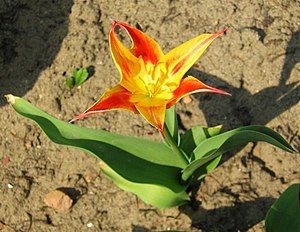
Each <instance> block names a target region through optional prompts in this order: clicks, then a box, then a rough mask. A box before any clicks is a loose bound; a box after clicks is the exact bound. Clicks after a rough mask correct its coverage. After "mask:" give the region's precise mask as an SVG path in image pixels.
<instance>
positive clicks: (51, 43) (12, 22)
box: [0, 0, 73, 107]
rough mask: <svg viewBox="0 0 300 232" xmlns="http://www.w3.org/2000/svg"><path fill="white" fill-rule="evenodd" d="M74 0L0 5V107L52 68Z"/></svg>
mask: <svg viewBox="0 0 300 232" xmlns="http://www.w3.org/2000/svg"><path fill="white" fill-rule="evenodd" d="M72 5H73V0H65V1H57V0H52V1H48V0H41V1H34V3H33V2H31V1H30V2H26V1H21V0H16V1H1V3H0V22H1V23H0V70H1V72H0V83H1V84H0V96H1V97H0V107H1V106H4V105H5V104H7V102H6V101H5V99H4V97H3V95H4V94H8V93H12V94H14V95H17V96H23V95H24V94H25V93H26V92H27V91H29V90H30V89H31V88H32V87H33V85H34V83H35V82H36V80H37V78H38V76H39V74H40V72H41V71H43V70H44V69H45V68H47V67H48V66H50V65H51V63H52V62H53V59H54V58H55V56H56V54H57V53H58V51H59V49H60V46H61V43H62V41H63V39H64V37H65V36H66V35H67V32H68V16H69V13H70V12H71V7H72Z"/></svg>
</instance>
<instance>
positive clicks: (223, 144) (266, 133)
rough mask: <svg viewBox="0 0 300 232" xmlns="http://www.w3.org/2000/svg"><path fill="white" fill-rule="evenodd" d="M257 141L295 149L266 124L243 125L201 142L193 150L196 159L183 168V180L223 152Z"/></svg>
mask: <svg viewBox="0 0 300 232" xmlns="http://www.w3.org/2000/svg"><path fill="white" fill-rule="evenodd" d="M257 141H264V142H268V143H270V144H273V145H274V146H277V147H279V148H281V149H283V150H285V151H288V152H292V151H294V149H293V148H292V147H291V146H290V145H289V144H288V142H286V141H285V140H284V139H283V138H282V137H281V136H280V135H279V134H278V133H276V132H275V131H273V130H271V129H269V128H267V127H265V126H259V125H255V126H246V127H241V128H238V129H234V130H231V131H228V132H225V133H222V134H220V135H217V136H214V137H211V138H209V139H206V140H204V141H203V142H201V143H200V144H199V145H198V146H197V147H196V148H195V150H194V151H193V155H194V156H195V160H194V161H193V162H192V163H190V164H189V165H188V166H187V167H186V168H185V169H184V170H183V173H182V180H183V181H187V180H188V179H189V178H190V177H191V176H192V175H193V173H194V172H195V171H196V170H197V169H198V168H200V167H201V166H202V165H204V164H205V163H207V162H209V161H211V160H212V159H215V158H216V157H218V156H220V155H222V154H223V153H225V152H227V151H229V150H231V149H234V148H236V147H238V146H241V145H245V144H247V143H249V142H257Z"/></svg>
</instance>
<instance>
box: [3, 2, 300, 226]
mask: <svg viewBox="0 0 300 232" xmlns="http://www.w3.org/2000/svg"><path fill="white" fill-rule="evenodd" d="M111 18H113V19H117V20H119V21H123V22H126V23H127V24H130V25H136V23H139V24H140V25H141V26H142V28H143V30H144V31H145V32H146V33H147V34H149V35H151V36H152V37H153V38H155V39H156V40H157V41H158V42H159V43H160V44H161V46H162V48H163V50H164V51H165V52H167V51H169V50H170V49H172V48H173V47H175V46H177V45H179V44H181V43H183V42H185V41H187V40H189V39H191V38H193V37H196V36H197V35H199V34H202V33H204V32H211V33H213V32H216V31H219V30H222V29H223V28H224V27H228V29H229V30H228V33H227V35H226V36H222V37H221V38H218V39H217V40H216V41H215V42H214V43H213V44H212V45H211V46H210V47H209V49H208V50H207V51H206V52H205V54H204V55H203V56H202V57H201V59H200V60H199V61H197V63H196V64H195V65H194V66H193V68H192V69H191V70H190V71H189V73H190V74H192V75H194V76H195V77H197V78H200V79H201V80H202V81H203V82H205V83H207V84H210V85H212V86H215V87H218V88H221V89H224V90H226V91H228V92H230V93H231V94H232V96H231V97H224V96H218V95H212V94H211V95H209V94H201V95H200V94H197V95H193V96H192V102H191V103H188V104H185V103H184V102H180V103H178V104H177V112H178V117H179V121H180V126H181V131H184V130H186V129H188V128H190V127H191V126H193V125H197V124H200V125H203V126H214V125H219V124H224V129H225V130H228V129H232V128H236V127H238V126H243V125H249V124H262V125H267V126H268V127H270V128H272V129H274V130H276V131H277V132H279V133H280V134H281V135H282V136H283V137H284V138H285V139H286V140H288V141H289V142H290V144H291V145H292V146H293V147H295V149H297V150H298V151H299V149H300V123H299V122H300V104H299V100H300V85H299V81H300V78H299V77H300V3H299V1H284V0H276V1H271V0H269V1H268V0H265V1H263V0H251V1H242V0H241V1H233V0H230V1H227V0H202V1H192V0H191V1H173V0H160V1H133V0H131V1H123V0H122V1H115V2H112V1H108V0H84V1H79V0H74V1H73V0H64V1H58V0H52V1H49V0H26V1H25V0H14V1H13V0H3V1H0V22H1V23H0V94H1V100H0V111H1V114H0V131H1V133H0V161H1V162H0V230H3V231H153V230H180V231H264V217H265V215H266V212H267V210H268V208H269V207H270V206H271V205H272V203H273V202H274V201H275V199H276V198H278V197H279V196H280V194H281V193H282V192H283V191H284V190H285V189H286V188H287V187H288V186H289V185H291V184H292V183H296V182H298V183H299V182H300V170H299V163H300V156H299V153H294V154H290V153H286V152H283V151H282V150H280V149H277V148H275V147H273V146H271V145H268V144H265V143H257V144H248V145H247V146H245V147H243V148H240V149H237V150H236V151H234V152H231V153H230V154H226V155H224V157H223V160H222V164H221V165H220V166H219V167H218V168H217V169H216V170H215V171H214V172H213V173H211V174H209V175H208V176H207V177H206V178H205V179H204V181H203V182H202V183H201V184H200V185H199V186H196V188H195V191H196V201H197V202H196V203H197V204H198V207H195V205H193V206H191V205H186V206H182V207H179V208H174V209H167V210H158V209H156V208H154V207H152V206H150V205H147V204H145V203H143V202H142V201H141V200H139V199H138V198H137V197H136V196H134V195H133V194H130V193H127V192H124V191H122V190H121V189H119V188H118V187H116V186H115V185H113V184H112V182H111V181H110V180H108V179H107V178H106V177H105V176H104V175H103V174H102V173H101V172H99V164H98V161H97V160H96V159H95V158H93V157H90V156H88V155H86V154H84V153H83V152H81V151H78V150H75V149H71V148H67V147H62V146H58V145H55V144H53V143H51V142H50V141H49V140H48V138H46V136H45V135H44V134H43V133H42V132H41V130H40V129H39V127H38V126H37V125H35V124H34V123H33V122H31V121H29V120H27V119H25V118H22V117H21V116H19V115H17V114H16V113H15V112H14V111H13V109H12V108H11V107H10V106H9V105H7V103H6V101H5V98H4V96H3V95H4V94H7V93H12V94H14V95H17V96H21V97H24V98H25V99H27V100H29V101H31V102H32V103H33V104H34V105H36V106H38V107H40V108H41V109H43V110H45V111H46V112H48V113H50V114H52V115H54V116H56V117H58V118H60V119H62V120H65V121H67V120H69V119H71V118H72V117H74V116H75V115H77V114H78V113H80V112H82V111H83V110H85V109H86V108H87V107H88V106H89V105H91V104H92V103H94V102H95V101H96V100H97V99H98V98H99V97H100V96H101V95H102V93H103V92H104V91H105V89H106V88H108V87H112V86H113V85H114V84H116V83H118V81H119V74H118V71H117V69H116V67H115V66H114V64H113V61H112V59H111V56H110V51H109V45H108V33H109V30H110V27H111V20H110V19H111ZM79 67H88V68H89V71H90V73H92V74H93V75H92V76H91V77H90V78H89V79H88V81H86V82H85V83H84V84H83V85H82V86H81V87H80V88H76V89H73V90H71V91H70V90H68V89H67V88H66V85H65V80H66V77H68V76H69V75H71V73H72V71H73V70H74V69H76V68H79ZM78 124H79V125H82V126H85V127H91V128H102V129H105V130H109V131H113V132H118V133H122V134H130V135H134V136H139V137H146V138H149V139H152V140H160V135H159V132H158V131H156V130H155V129H154V128H152V127H151V126H149V125H148V124H147V123H146V122H145V120H144V119H143V118H142V117H140V116H139V115H133V114H132V113H130V112H125V111H113V112H108V113H105V114H103V115H95V116H91V117H89V118H87V119H85V120H81V121H78ZM55 189H65V190H68V191H67V192H68V193H69V195H71V196H73V198H74V199H75V200H74V204H73V206H72V208H71V209H70V210H69V211H67V212H65V213H61V212H57V211H55V210H53V209H51V208H49V207H47V206H46V205H45V203H44V197H45V196H46V195H47V193H49V192H50V191H52V190H55Z"/></svg>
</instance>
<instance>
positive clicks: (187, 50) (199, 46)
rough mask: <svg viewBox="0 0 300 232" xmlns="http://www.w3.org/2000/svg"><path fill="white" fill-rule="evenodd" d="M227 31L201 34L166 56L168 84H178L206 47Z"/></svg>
mask: <svg viewBox="0 0 300 232" xmlns="http://www.w3.org/2000/svg"><path fill="white" fill-rule="evenodd" d="M226 31H227V29H224V30H223V31H220V32H217V33H215V34H203V35H200V36H198V37H195V38H193V39H191V40H189V41H187V42H185V43H183V44H181V45H180V46H178V47H176V48H174V49H173V50H171V51H170V52H169V53H167V54H166V62H167V66H168V69H169V72H170V80H169V81H170V82H174V83H176V84H179V83H180V80H181V78H182V77H183V75H184V74H185V73H186V72H187V71H188V70H189V69H190V68H191V67H192V65H193V64H194V63H195V62H196V61H197V60H198V59H199V57H200V56H201V55H202V54H203V52H204V51H205V50H206V49H207V47H208V46H209V45H210V44H211V43H212V42H213V41H214V40H215V39H216V38H217V37H218V36H220V35H222V34H224V33H225V32H226Z"/></svg>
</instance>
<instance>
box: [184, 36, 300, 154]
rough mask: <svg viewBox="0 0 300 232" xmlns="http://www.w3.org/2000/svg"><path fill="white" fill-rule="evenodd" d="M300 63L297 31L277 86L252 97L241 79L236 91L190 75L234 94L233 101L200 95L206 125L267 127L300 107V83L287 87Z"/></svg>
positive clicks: (205, 77) (207, 77) (222, 83)
mask: <svg viewBox="0 0 300 232" xmlns="http://www.w3.org/2000/svg"><path fill="white" fill-rule="evenodd" d="M299 62H300V31H297V32H296V33H294V34H293V36H292V38H291V40H290V42H289V44H288V47H287V50H286V53H285V61H284V66H283V69H282V71H281V76H280V79H279V81H278V85H277V86H271V87H268V88H265V89H263V90H261V91H259V92H258V93H255V94H251V93H250V92H249V91H248V90H247V89H246V88H245V87H244V81H243V79H240V86H239V87H238V88H236V87H234V86H231V85H230V84H229V83H227V82H225V81H223V80H222V79H221V78H219V77H217V76H214V75H211V74H208V73H205V72H201V71H198V70H195V69H191V70H190V71H189V74H190V75H193V76H195V77H201V81H203V82H204V83H206V84H208V85H211V86H214V87H217V88H220V89H223V90H225V91H227V92H229V93H231V94H232V96H231V97H228V96H221V95H217V94H207V95H201V94H199V95H198V96H197V97H198V98H199V100H200V105H199V107H200V109H201V110H202V111H203V113H204V115H205V118H206V121H207V122H208V123H209V124H210V125H209V126H215V125H219V124H223V126H224V131H226V130H229V129H233V128H237V127H240V126H247V125H250V124H252V125H253V124H260V125H265V124H267V123H268V122H270V121H271V120H272V119H274V118H276V117H277V116H279V115H280V114H281V113H283V112H285V111H286V110H288V109H290V108H291V107H292V106H294V105H296V104H297V103H299V101H300V85H299V82H294V83H290V84H286V82H287V80H288V79H289V77H290V75H291V72H292V70H293V68H294V67H295V65H296V64H297V63H299ZM255 78H259V77H255ZM287 126H288V125H287ZM289 129H291V128H289ZM279 130H280V128H279ZM298 146H299V144H298ZM296 148H297V147H296ZM298 149H299V147H298Z"/></svg>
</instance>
